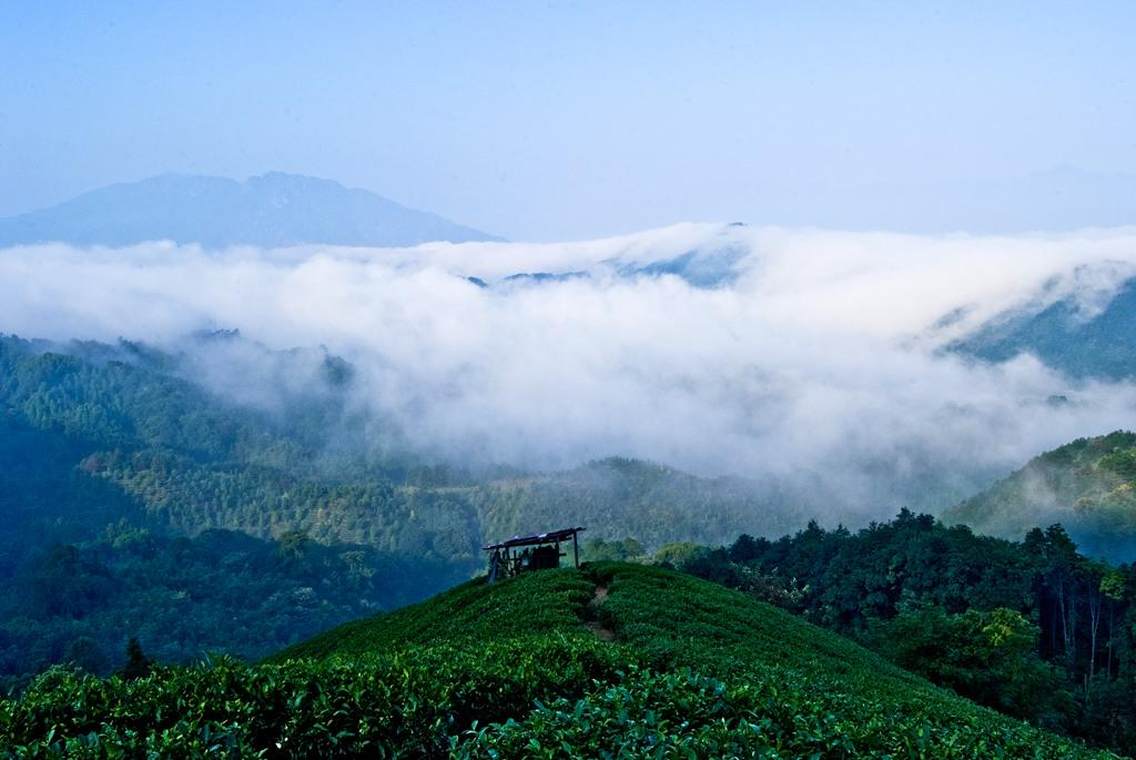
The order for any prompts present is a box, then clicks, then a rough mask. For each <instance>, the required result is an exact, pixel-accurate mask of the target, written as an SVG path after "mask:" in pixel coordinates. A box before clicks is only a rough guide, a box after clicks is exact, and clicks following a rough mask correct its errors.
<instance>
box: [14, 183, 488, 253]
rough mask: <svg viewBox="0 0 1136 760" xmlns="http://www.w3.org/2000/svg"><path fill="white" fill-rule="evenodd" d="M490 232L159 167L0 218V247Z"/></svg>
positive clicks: (372, 199) (354, 199) (320, 189)
mask: <svg viewBox="0 0 1136 760" xmlns="http://www.w3.org/2000/svg"><path fill="white" fill-rule="evenodd" d="M497 239H499V238H496V237H494V236H493V235H490V234H488V233H485V232H482V231H480V230H475V229H473V228H471V227H465V226H463V225H460V224H456V223H454V222H451V221H449V220H448V219H443V218H442V217H440V216H438V215H436V214H432V213H429V212H426V211H418V210H415V209H410V208H406V207H405V206H401V205H399V204H397V203H395V202H394V201H391V200H388V199H386V198H383V197H382V196H379V195H376V194H374V193H371V192H368V191H366V190H359V189H354V188H348V187H344V186H343V185H341V184H339V183H338V182H333V181H331V180H326V179H317V178H314V177H305V176H301V175H296V174H283V173H280V172H270V173H268V174H263V175H260V176H257V177H250V178H249V179H247V180H245V181H244V182H239V181H237V180H233V179H227V178H223V177H208V176H197V175H181V174H163V175H161V176H158V177H151V178H149V179H144V180H142V181H140V182H129V183H122V184H116V185H109V186H107V187H103V188H99V189H97V190H92V191H91V192H89V193H84V194H83V195H80V196H78V197H76V198H73V199H71V200H69V201H65V202H63V203H60V204H59V205H57V206H52V207H50V208H46V209H42V210H39V211H33V212H30V213H27V214H21V215H19V216H13V217H8V218H3V219H0V247H2V246H12V245H21V244H30V243H44V242H63V243H71V244H74V245H109V246H121V245H131V244H134V243H140V242H143V241H146V240H172V241H174V242H177V243H199V244H201V245H203V246H206V247H209V248H222V247H226V246H232V245H255V246H263V247H271V246H287V245H299V244H303V243H324V244H329V245H359V246H407V245H417V244H419V243H426V242H432V241H439V240H444V241H449V242H454V243H460V242H467V241H473V240H497Z"/></svg>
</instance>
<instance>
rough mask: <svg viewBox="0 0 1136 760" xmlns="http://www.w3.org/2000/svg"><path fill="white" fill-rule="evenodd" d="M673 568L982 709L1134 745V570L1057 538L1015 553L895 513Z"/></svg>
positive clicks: (964, 531) (1038, 535)
mask: <svg viewBox="0 0 1136 760" xmlns="http://www.w3.org/2000/svg"><path fill="white" fill-rule="evenodd" d="M679 566H680V567H681V568H682V569H684V570H686V571H687V572H690V573H692V574H694V575H697V576H699V577H702V578H706V579H708V580H713V581H715V582H718V583H721V584H723V585H726V586H729V587H731V588H736V589H739V590H742V591H744V592H745V593H747V595H749V596H751V597H753V598H757V599H762V600H765V601H769V602H773V603H775V604H777V605H778V606H781V607H784V608H785V609H788V610H791V611H792V612H795V613H798V614H800V615H803V616H804V617H806V618H807V619H809V620H811V621H813V622H816V623H820V624H821V625H824V626H826V627H828V628H832V629H835V630H837V631H839V632H841V633H843V634H845V635H849V636H852V637H854V638H857V639H859V640H860V641H862V642H863V643H866V644H869V645H870V646H873V647H875V648H877V649H879V650H880V651H882V652H886V653H888V654H889V655H890V656H891V657H893V658H894V659H895V660H896V661H897V662H899V663H900V664H903V665H904V666H906V667H909V668H911V669H912V670H915V671H917V672H919V673H922V674H924V675H926V676H927V677H928V678H930V679H931V680H932V681H935V682H936V683H939V684H942V685H944V686H949V687H951V688H953V689H955V690H957V691H958V692H959V693H961V694H965V695H966V696H969V697H971V698H973V699H975V700H977V701H979V702H981V703H982V704H986V705H989V706H991V707H995V708H997V709H1000V710H1003V711H1005V712H1007V713H1009V714H1013V715H1016V716H1020V717H1023V718H1028V719H1029V720H1031V721H1034V722H1036V723H1038V724H1041V725H1046V726H1048V727H1051V728H1055V729H1058V730H1061V731H1063V732H1066V733H1070V734H1073V735H1076V736H1082V737H1086V738H1089V739H1091V740H1092V741H1094V742H1097V743H1100V744H1104V745H1107V746H1112V747H1117V748H1123V747H1127V746H1131V745H1132V744H1133V743H1136V698H1134V695H1136V657H1134V653H1136V568H1133V567H1131V566H1120V567H1116V568H1110V567H1108V566H1107V565H1104V564H1101V563H1098V562H1094V561H1091V560H1089V559H1087V558H1086V557H1084V556H1083V555H1081V554H1079V553H1078V551H1077V547H1076V545H1075V544H1074V542H1073V541H1072V540H1071V539H1070V537H1069V535H1068V534H1067V533H1066V532H1065V531H1064V530H1063V529H1062V528H1061V526H1059V525H1054V526H1051V527H1050V528H1048V529H1046V530H1044V531H1042V530H1039V529H1034V530H1031V531H1030V532H1029V533H1028V534H1027V535H1026V537H1025V540H1024V541H1022V542H1021V543H1015V542H1011V541H1006V540H1002V539H996V538H990V537H985V536H976V535H975V534H973V533H972V532H971V531H970V530H969V529H968V528H965V527H962V526H956V527H953V528H947V527H945V526H943V525H942V524H940V523H937V522H936V521H935V520H934V519H933V518H931V517H930V516H927V515H915V514H913V513H911V512H909V511H907V510H903V511H902V512H901V513H900V514H899V515H898V516H897V517H896V519H895V520H893V521H891V522H889V523H883V524H873V525H871V526H869V527H868V528H866V529H864V530H861V531H859V532H857V533H851V532H849V531H847V530H845V529H843V528H838V529H836V530H832V531H825V530H822V529H821V528H820V527H818V526H817V525H815V524H811V525H810V526H809V527H808V528H807V529H805V530H803V531H800V532H798V533H797V534H795V535H793V536H786V537H784V538H782V539H779V540H777V541H769V540H766V539H760V538H757V539H755V538H753V537H751V536H745V535H743V536H741V537H740V538H739V539H738V540H737V541H735V542H734V544H733V545H732V546H731V547H729V548H728V549H726V548H723V549H714V550H711V549H704V550H703V551H701V552H693V553H691V554H690V556H689V557H688V558H687V559H686V560H685V561H682V562H681V563H679Z"/></svg>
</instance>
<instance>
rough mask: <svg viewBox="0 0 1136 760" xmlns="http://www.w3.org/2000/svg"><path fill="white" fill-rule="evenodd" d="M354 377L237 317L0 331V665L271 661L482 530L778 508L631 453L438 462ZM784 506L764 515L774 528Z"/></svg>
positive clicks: (421, 577) (379, 604)
mask: <svg viewBox="0 0 1136 760" xmlns="http://www.w3.org/2000/svg"><path fill="white" fill-rule="evenodd" d="M226 361H229V362H233V363H239V364H238V366H236V367H235V368H233V367H230V368H228V369H224V368H219V365H220V364H221V363H223V362H226ZM217 376H223V377H225V378H229V377H237V378H243V379H244V382H243V384H242V383H234V382H233V381H231V380H230V381H229V384H228V385H226V384H225V383H220V382H218V381H217ZM265 378H267V379H268V380H270V381H271V382H263V381H264V380H265ZM353 378H354V375H353V369H352V367H351V366H350V365H349V364H347V363H346V362H344V361H342V360H341V359H339V358H337V357H334V356H330V355H327V354H326V353H324V352H322V351H299V350H297V351H292V352H270V351H267V350H266V349H263V348H261V347H259V346H256V345H255V344H250V343H248V342H246V341H244V340H243V339H242V338H241V337H240V336H239V335H237V334H235V333H216V334H210V335H200V336H196V337H194V338H193V339H192V341H191V342H190V343H188V344H187V347H186V349H185V350H184V351H182V352H180V353H169V352H161V351H157V350H154V349H152V348H150V347H148V346H145V345H141V344H136V343H129V342H121V343H119V344H117V345H103V344H97V343H70V344H66V345H54V344H50V343H46V342H38V341H26V340H21V339H18V338H14V337H7V338H0V578H2V579H3V581H4V583H3V586H2V587H0V610H2V611H3V613H4V615H3V617H0V678H3V679H5V681H7V682H9V683H14V684H18V683H20V682H22V681H23V680H25V679H26V677H28V676H29V675H30V674H34V673H35V672H37V671H38V670H39V669H42V668H43V667H45V666H46V665H49V664H51V663H53V662H62V661H67V660H70V661H75V662H80V663H82V664H84V665H86V666H88V667H90V668H92V669H93V670H95V671H96V672H107V671H108V669H110V668H113V667H117V666H119V665H121V664H122V661H123V658H124V656H125V655H124V651H125V644H126V641H127V640H128V639H129V638H130V637H131V636H137V637H138V638H139V639H140V640H141V641H142V643H143V645H144V646H145V648H146V649H147V651H151V652H154V653H155V654H157V655H160V657H161V658H162V659H163V660H165V661H172V662H176V661H186V660H190V659H193V658H196V657H198V656H200V655H201V654H202V653H203V652H204V651H224V652H232V653H235V654H240V655H243V656H246V657H256V656H260V655H261V654H263V653H265V652H267V651H271V650H273V649H275V648H279V647H280V646H284V645H286V644H288V643H291V642H293V641H296V640H298V639H299V638H302V637H305V636H308V635H310V634H311V633H313V632H315V631H317V630H320V629H321V628H325V627H327V626H329V625H333V624H335V623H338V622H341V621H344V620H348V619H351V618H354V617H358V616H359V615H360V614H363V613H365V612H367V611H369V610H374V609H390V608H392V607H395V606H399V605H402V604H405V603H407V602H410V601H415V600H418V599H422V598H424V597H426V596H428V595H429V594H431V593H434V592H436V591H439V590H441V589H443V588H447V587H449V586H451V585H453V584H454V583H456V582H459V581H461V580H463V579H465V578H468V577H469V576H470V574H471V573H472V572H473V571H474V570H475V569H477V568H479V567H480V566H481V562H482V558H481V557H480V546H481V544H482V543H483V542H484V541H486V540H488V539H497V538H502V537H505V536H509V535H513V534H514V533H519V532H529V531H539V530H545V529H548V528H550V527H555V526H557V525H559V524H560V523H561V522H563V521H564V520H565V519H566V517H567V516H571V519H570V520H569V521H570V522H578V523H581V524H584V525H587V526H590V528H591V532H590V533H589V535H592V536H599V537H609V538H614V537H621V536H622V535H624V534H625V533H627V532H633V533H634V534H636V535H639V536H641V537H642V538H643V540H645V541H648V542H649V543H650V545H652V546H653V545H656V544H661V543H663V542H666V541H670V540H675V539H676V538H680V537H682V538H686V537H690V538H694V539H697V540H699V541H702V542H707V543H711V542H719V541H723V540H726V539H727V538H728V537H729V536H730V535H735V534H736V533H737V532H738V531H739V530H741V528H742V526H744V525H748V524H751V523H752V520H751V516H752V515H753V514H755V513H757V512H758V511H760V509H761V506H762V505H761V503H760V501H759V500H758V499H757V497H755V496H754V495H753V492H754V491H753V489H752V488H749V487H747V484H746V482H745V481H741V480H737V479H721V480H705V479H700V478H695V477H693V476H690V475H686V474H684V473H681V472H678V471H676V470H673V469H670V468H665V467H659V466H656V465H652V464H648V463H644V462H638V461H634V460H625V459H610V460H604V461H600V462H593V463H591V464H589V465H586V466H582V467H580V468H578V469H575V470H572V471H568V472H563V473H549V474H540V473H533V474H526V473H516V472H507V471H503V470H494V471H487V472H480V473H472V474H471V473H469V472H465V471H462V470H460V469H459V468H455V467H452V466H446V465H440V464H434V463H430V462H427V461H423V460H421V459H419V458H416V457H414V456H413V455H411V454H410V453H409V452H408V451H407V450H406V448H405V446H403V445H402V439H401V438H400V431H399V430H398V429H397V428H395V427H394V426H390V427H383V424H382V421H381V420H377V419H375V418H373V417H367V418H361V417H359V416H358V415H357V414H356V413H355V412H353V410H352V407H351V404H350V403H349V399H350V393H351V392H352V391H353V390H354V389H353V386H352V383H353ZM205 379H209V380H210V383H208V384H207V383H205V382H204V380H205ZM234 385H235V387H234ZM260 386H268V387H271V388H272V389H274V393H275V394H276V395H273V396H269V395H268V394H266V393H264V392H263V391H261V390H259V388H260ZM786 515H787V513H784V512H776V511H773V512H770V517H769V520H768V524H769V531H770V532H771V533H772V532H774V531H777V532H780V531H783V530H787V529H789V528H791V527H792V522H791V521H789V520H788V517H787V516H786ZM218 568H224V571H223V572H222V571H218ZM49 599H50V600H54V601H52V602H51V603H41V601H42V600H49ZM234 620H238V621H240V623H241V624H240V626H235V625H233V624H232V622H233V621H234ZM170 621H176V622H175V623H172V624H171V622H170Z"/></svg>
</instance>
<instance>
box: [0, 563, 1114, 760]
mask: <svg viewBox="0 0 1136 760" xmlns="http://www.w3.org/2000/svg"><path fill="white" fill-rule="evenodd" d="M0 741H3V742H7V743H8V745H9V746H15V747H17V748H27V756H45V755H47V754H48V753H49V752H52V751H70V752H77V751H80V749H82V748H91V747H92V746H93V745H94V744H96V743H98V745H99V746H100V747H102V748H103V749H104V751H107V752H111V753H112V754H113V753H115V752H117V751H120V750H122V751H125V752H133V751H137V750H139V749H140V748H142V747H146V748H148V749H150V750H152V751H157V752H174V753H177V754H181V755H187V756H197V755H203V754H206V753H207V752H215V753H223V754H226V755H234V756H237V755H241V754H242V753H243V754H252V753H254V752H257V751H261V750H265V751H268V752H269V753H270V755H271V756H274V757H308V756H329V755H333V754H334V755H336V756H341V757H351V756H359V755H367V756H391V755H400V754H401V755H408V756H442V755H447V754H448V755H450V756H452V757H549V758H551V757H562V756H565V755H569V756H580V757H600V756H612V757H614V756H620V757H642V756H658V757H677V756H682V757H695V756H696V757H729V756H764V757H808V756H813V757H822V756H843V757H867V756H871V757H879V756H918V757H936V758H973V757H1031V758H1035V757H1052V758H1057V757H1061V758H1075V757H1086V758H1087V757H1109V756H1110V755H1108V754H1107V753H1098V752H1093V751H1090V750H1086V749H1083V748H1081V747H1079V746H1078V745H1076V744H1074V743H1071V742H1069V741H1066V740H1064V739H1060V738H1058V737H1055V736H1053V735H1050V734H1047V733H1045V732H1043V731H1040V730H1038V729H1035V728H1032V727H1030V726H1029V725H1027V724H1025V723H1021V722H1018V721H1015V720H1012V719H1009V718H1007V717H1005V716H1002V715H999V714H997V713H995V712H992V711H990V710H987V709H984V708H980V707H977V706H976V705H974V704H972V703H970V702H968V701H966V700H964V699H962V698H959V697H956V696H954V695H953V694H951V693H949V692H946V691H943V690H941V689H938V688H935V687H933V686H931V685H930V684H928V683H927V682H925V681H923V680H921V679H919V678H917V677H915V676H913V675H911V674H909V673H907V672H905V671H902V670H900V669H898V668H896V667H895V666H893V665H890V664H888V663H887V662H886V661H884V660H883V659H881V658H879V657H878V656H876V655H874V654H872V653H870V652H868V651H867V650H865V649H862V648H861V647H859V646H858V645H856V644H854V643H852V642H850V641H848V640H846V639H843V638H841V637H839V636H837V635H835V634H832V633H829V632H827V631H824V630H822V629H819V628H817V627H815V626H812V625H811V624H808V623H806V622H803V621H800V620H798V619H795V618H794V617H792V616H790V615H789V614H788V613H785V612H782V611H779V610H776V609H774V608H773V607H770V606H768V605H766V604H764V603H761V602H758V601H755V600H753V599H752V598H750V597H747V596H745V595H743V594H740V593H738V592H735V591H731V590H728V589H725V588H722V587H720V586H717V585H715V584H712V583H709V582H706V581H702V580H699V579H696V578H692V577H689V576H684V575H681V574H678V573H676V572H673V571H668V570H663V569H658V568H650V567H644V566H637V565H628V564H618V563H611V564H606V563H605V564H598V565H595V566H586V567H585V568H584V569H583V571H581V572H577V571H574V570H558V571H545V572H542V573H534V574H531V575H529V576H526V577H521V578H517V579H511V580H506V581H503V582H500V583H497V584H494V585H486V584H485V582H484V580H482V579H479V580H475V581H471V582H469V583H466V584H464V585H462V586H459V587H457V588H455V589H453V590H451V591H449V592H446V593H444V594H441V595H439V596H438V597H436V598H434V599H431V600H429V601H427V602H425V603H422V604H419V605H415V606H412V607H408V608H406V609H403V610H400V611H398V612H395V613H392V614H389V615H381V616H379V617H376V618H371V619H367V620H361V621H358V622H355V623H351V624H348V625H346V626H343V627H341V628H338V629H336V630H333V631H331V632H329V633H326V634H323V635H321V636H319V637H317V638H315V639H312V640H311V641H309V642H307V643H305V644H302V645H300V646H297V647H293V648H291V649H289V650H286V651H284V652H282V653H280V654H279V655H277V656H275V657H273V658H271V660H270V661H268V662H264V663H261V664H259V665H253V666H247V665H241V664H238V663H236V662H232V661H219V662H212V663H206V664H202V665H198V666H195V667H191V668H186V669H181V668H169V669H164V668H160V669H157V670H155V671H154V672H153V673H151V674H150V675H148V676H146V677H143V678H140V679H137V680H133V681H125V680H123V679H122V678H120V677H115V678H112V679H109V680H105V681H101V680H98V679H95V678H93V677H90V676H82V675H76V674H72V673H67V672H62V671H53V672H50V673H48V674H47V675H45V676H43V677H41V678H40V679H39V680H38V681H37V682H36V683H34V684H33V685H32V687H31V688H30V689H29V690H28V691H27V692H26V694H25V695H24V696H23V697H22V698H21V699H20V700H18V701H8V702H0ZM17 751H18V752H20V751H23V750H22V749H17ZM22 756H23V755H22Z"/></svg>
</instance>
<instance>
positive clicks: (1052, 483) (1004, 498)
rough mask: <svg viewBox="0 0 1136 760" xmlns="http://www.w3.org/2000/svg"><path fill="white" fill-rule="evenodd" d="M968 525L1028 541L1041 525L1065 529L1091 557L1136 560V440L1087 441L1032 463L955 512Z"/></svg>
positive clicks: (1125, 436)
mask: <svg viewBox="0 0 1136 760" xmlns="http://www.w3.org/2000/svg"><path fill="white" fill-rule="evenodd" d="M942 519H943V521H944V522H945V523H947V524H952V523H963V524H965V525H969V526H970V527H972V528H974V529H975V530H978V531H980V532H982V533H987V534H990V535H996V536H1005V537H1010V538H1019V539H1020V538H1021V537H1022V536H1024V535H1025V533H1026V531H1028V530H1030V529H1031V528H1034V527H1036V526H1038V525H1048V524H1051V523H1057V522H1059V523H1061V524H1062V525H1064V526H1065V528H1066V529H1067V530H1068V531H1069V534H1070V536H1072V537H1073V539H1074V540H1075V541H1076V542H1077V544H1078V545H1080V546H1081V547H1082V549H1083V550H1084V551H1085V552H1087V553H1089V554H1097V555H1101V556H1106V557H1109V558H1111V559H1113V560H1117V561H1132V560H1133V559H1136V542H1134V541H1133V539H1134V538H1136V433H1130V432H1126V431H1116V432H1114V433H1110V434H1109V435H1105V436H1097V437H1094V438H1079V439H1077V440H1075V441H1073V442H1071V443H1068V444H1066V445H1064V446H1061V447H1059V448H1056V449H1054V450H1052V451H1048V452H1045V453H1044V454H1041V455H1040V456H1037V457H1035V458H1033V459H1032V460H1030V461H1029V462H1028V463H1027V464H1026V466H1025V467H1023V468H1021V469H1020V470H1018V471H1017V472H1014V473H1013V474H1011V475H1009V476H1008V477H1006V478H1005V479H1003V480H1001V481H999V482H997V483H995V484H994V485H993V486H991V487H990V488H989V489H987V490H985V491H983V492H982V493H980V494H978V495H977V496H974V497H972V498H970V499H967V500H966V501H964V502H962V503H960V504H958V505H956V506H954V507H952V508H951V509H948V510H947V511H946V512H944V513H943V516H942Z"/></svg>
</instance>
